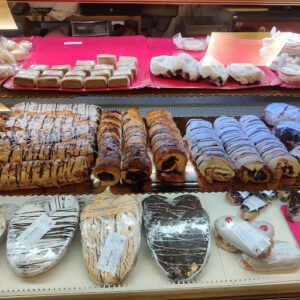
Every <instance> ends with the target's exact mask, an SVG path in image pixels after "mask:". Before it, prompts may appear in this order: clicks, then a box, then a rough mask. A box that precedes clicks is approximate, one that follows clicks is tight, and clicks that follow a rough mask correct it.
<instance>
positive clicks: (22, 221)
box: [7, 195, 79, 276]
mask: <svg viewBox="0 0 300 300" xmlns="http://www.w3.org/2000/svg"><path fill="white" fill-rule="evenodd" d="M78 221H79V205H78V201H77V200H76V199H75V198H74V197H73V196H71V195H69V196H48V197H47V198H46V199H44V200H42V201H38V200H37V201H30V203H27V204H25V205H24V206H22V207H21V208H20V209H19V210H18V211H17V212H16V213H15V215H14V217H13V219H12V220H11V222H10V225H9V228H8V236H7V258H8V261H9V263H10V265H11V267H12V268H13V270H14V271H15V272H16V273H17V274H18V275H19V276H35V275H38V274H40V273H43V272H45V271H47V270H49V269H50V268H51V267H53V266H54V265H55V264H56V263H57V262H58V261H59V260H60V259H61V258H62V257H63V255H64V254H65V252H66V251H67V249H68V248H69V246H70V244H71V241H72V239H73V237H74V235H75V232H76V229H77V226H78Z"/></svg>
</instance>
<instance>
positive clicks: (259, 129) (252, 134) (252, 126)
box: [240, 115, 300, 179]
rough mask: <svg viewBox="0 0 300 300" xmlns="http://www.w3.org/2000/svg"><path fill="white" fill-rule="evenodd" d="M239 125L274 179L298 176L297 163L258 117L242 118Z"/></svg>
mask: <svg viewBox="0 0 300 300" xmlns="http://www.w3.org/2000/svg"><path fill="white" fill-rule="evenodd" d="M240 125H241V128H242V130H243V131H244V132H245V133H246V135H247V136H248V137H249V139H250V140H251V142H252V143H253V144H254V145H255V147H256V150H257V152H258V153H259V155H260V156H261V157H262V159H263V160H264V162H265V164H266V165H267V166H268V167H269V169H270V170H271V171H272V173H273V177H274V178H275V179H280V178H281V177H282V176H289V177H297V176H298V174H299V168H300V167H299V163H298V161H297V160H296V159H295V158H294V157H293V156H292V155H290V154H289V152H288V151H287V149H286V148H285V146H284V145H283V144H282V143H281V142H280V141H279V140H278V139H277V138H276V137H275V136H274V135H273V134H272V133H271V132H270V130H269V129H268V127H267V126H266V125H265V124H264V123H263V122H262V121H261V120H260V119H259V117H257V116H254V115H247V116H243V117H241V119H240Z"/></svg>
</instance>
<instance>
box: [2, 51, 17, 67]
mask: <svg viewBox="0 0 300 300" xmlns="http://www.w3.org/2000/svg"><path fill="white" fill-rule="evenodd" d="M0 61H3V63H5V64H9V65H13V64H16V63H17V61H16V60H15V58H14V56H13V55H12V54H11V53H10V52H9V51H7V50H5V49H2V50H0Z"/></svg>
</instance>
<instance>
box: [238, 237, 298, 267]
mask: <svg viewBox="0 0 300 300" xmlns="http://www.w3.org/2000/svg"><path fill="white" fill-rule="evenodd" d="M240 263H241V265H242V267H243V268H245V269H246V270H250V271H256V272H274V271H283V270H293V269H295V268H297V267H298V266H299V264H300V251H299V249H298V247H296V246H295V245H293V244H291V243H288V242H282V241H274V247H273V250H272V254H271V255H270V256H269V257H267V258H265V259H260V258H257V257H252V256H249V255H248V254H245V253H241V255H240Z"/></svg>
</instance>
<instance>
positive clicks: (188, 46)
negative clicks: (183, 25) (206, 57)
mask: <svg viewBox="0 0 300 300" xmlns="http://www.w3.org/2000/svg"><path fill="white" fill-rule="evenodd" d="M173 42H174V45H175V46H176V47H177V48H178V49H183V50H188V51H203V50H205V49H206V48H207V46H208V43H209V36H207V38H206V39H201V40H199V39H194V38H183V37H182V35H181V33H180V32H179V33H176V34H175V35H174V36H173Z"/></svg>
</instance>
